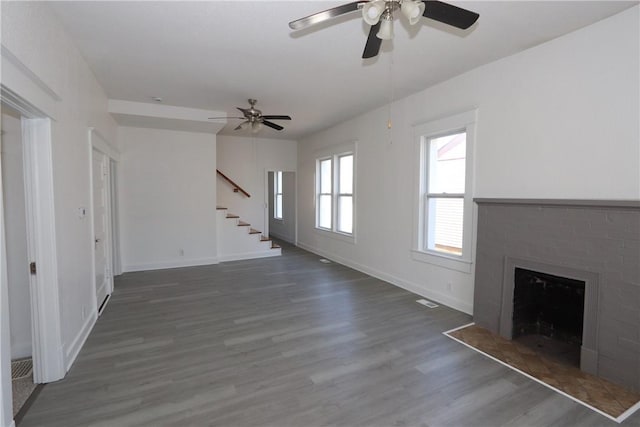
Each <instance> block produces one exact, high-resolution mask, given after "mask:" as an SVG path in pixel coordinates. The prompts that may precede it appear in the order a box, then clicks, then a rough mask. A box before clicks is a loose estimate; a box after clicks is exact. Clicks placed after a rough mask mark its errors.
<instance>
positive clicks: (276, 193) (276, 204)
mask: <svg viewBox="0 0 640 427" xmlns="http://www.w3.org/2000/svg"><path fill="white" fill-rule="evenodd" d="M273 218H274V219H279V220H282V171H277V172H275V173H274V174H273Z"/></svg>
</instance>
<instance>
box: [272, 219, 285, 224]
mask: <svg viewBox="0 0 640 427" xmlns="http://www.w3.org/2000/svg"><path fill="white" fill-rule="evenodd" d="M271 220H272V221H274V222H279V223H280V224H284V219H282V218H271Z"/></svg>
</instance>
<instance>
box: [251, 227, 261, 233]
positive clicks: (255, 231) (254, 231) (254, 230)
mask: <svg viewBox="0 0 640 427" xmlns="http://www.w3.org/2000/svg"><path fill="white" fill-rule="evenodd" d="M260 233H262V231H260V230H256V229H255V228H252V229H250V230H249V234H260Z"/></svg>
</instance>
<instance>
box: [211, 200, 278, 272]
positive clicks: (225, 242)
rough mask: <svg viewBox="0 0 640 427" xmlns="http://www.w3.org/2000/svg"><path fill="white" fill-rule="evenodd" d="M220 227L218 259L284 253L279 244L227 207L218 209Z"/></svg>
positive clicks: (217, 219)
mask: <svg viewBox="0 0 640 427" xmlns="http://www.w3.org/2000/svg"><path fill="white" fill-rule="evenodd" d="M216 224H217V228H218V259H219V260H220V261H221V262H224V261H236V260H241V259H251V258H265V257H271V256H278V255H281V254H282V249H281V248H280V246H279V245H277V244H276V243H274V242H273V241H271V239H269V238H268V237H266V236H264V235H262V232H261V231H259V230H256V229H254V228H252V227H251V224H249V223H247V222H244V221H242V220H241V219H240V217H239V216H238V215H234V214H232V213H229V212H228V210H227V208H224V207H221V206H218V207H217V209H216Z"/></svg>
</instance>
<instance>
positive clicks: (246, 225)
mask: <svg viewBox="0 0 640 427" xmlns="http://www.w3.org/2000/svg"><path fill="white" fill-rule="evenodd" d="M250 225H251V224H249V223H248V222H244V221H238V227H248V226H250Z"/></svg>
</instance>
